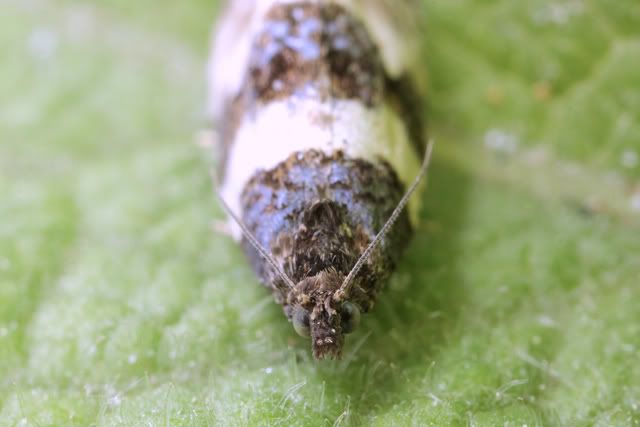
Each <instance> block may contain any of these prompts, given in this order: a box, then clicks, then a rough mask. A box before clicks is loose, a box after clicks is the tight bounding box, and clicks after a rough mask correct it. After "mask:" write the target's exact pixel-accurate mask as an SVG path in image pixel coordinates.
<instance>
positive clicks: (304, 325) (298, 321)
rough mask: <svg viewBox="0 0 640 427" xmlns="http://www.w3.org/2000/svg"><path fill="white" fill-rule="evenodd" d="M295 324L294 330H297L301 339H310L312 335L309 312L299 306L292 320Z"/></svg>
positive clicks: (294, 311)
mask: <svg viewBox="0 0 640 427" xmlns="http://www.w3.org/2000/svg"><path fill="white" fill-rule="evenodd" d="M291 321H292V322H293V329H295V330H296V332H297V333H298V335H300V336H301V337H308V336H309V335H311V330H310V328H309V311H307V310H306V309H304V308H302V307H300V306H298V307H296V308H295V309H294V310H293V317H292V318H291Z"/></svg>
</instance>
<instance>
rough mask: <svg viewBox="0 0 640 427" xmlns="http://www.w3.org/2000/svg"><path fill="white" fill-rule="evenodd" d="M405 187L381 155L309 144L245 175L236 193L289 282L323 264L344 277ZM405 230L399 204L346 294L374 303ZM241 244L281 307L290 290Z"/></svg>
mask: <svg viewBox="0 0 640 427" xmlns="http://www.w3.org/2000/svg"><path fill="white" fill-rule="evenodd" d="M404 191H405V189H404V186H403V185H402V183H401V182H400V180H399V179H398V177H397V175H396V173H395V172H394V171H393V169H392V168H391V166H389V165H388V164H387V163H385V162H383V161H380V162H369V161H366V160H362V159H353V158H349V157H346V156H345V155H344V154H343V153H341V152H339V151H338V152H335V153H333V154H332V155H328V154H326V153H323V152H321V151H316V150H308V151H305V152H298V153H294V154H292V155H291V156H290V157H289V158H288V159H286V160H285V161H283V162H282V163H280V164H279V165H278V166H276V167H275V168H274V169H271V170H267V171H260V172H257V173H256V174H255V175H254V176H253V177H252V179H251V180H250V181H249V183H248V184H247V185H246V187H245V190H244V192H243V194H242V198H241V202H242V208H243V220H244V222H245V224H246V225H247V226H248V228H249V230H250V231H251V232H252V233H253V234H254V236H256V238H257V239H258V241H259V242H260V243H261V244H262V245H263V246H264V247H265V248H267V249H268V250H269V251H270V252H271V253H272V255H273V256H274V258H275V259H276V260H277V261H278V262H280V263H281V265H282V266H283V268H284V271H285V272H286V273H287V275H289V277H291V278H292V279H293V280H294V282H299V281H302V280H303V279H305V278H309V277H313V276H315V275H318V274H325V273H327V274H328V272H332V274H337V275H338V276H339V277H344V276H346V275H347V274H348V272H349V271H350V270H351V268H352V267H353V265H354V264H355V263H356V261H357V260H358V258H359V257H360V255H361V254H362V252H363V251H364V250H365V249H366V247H367V245H368V244H369V243H370V242H371V240H372V239H373V238H374V236H375V235H376V233H377V232H378V231H379V230H380V229H381V228H382V226H383V225H384V223H385V222H386V220H387V219H388V218H389V216H390V215H391V213H392V212H393V210H394V208H395V207H396V206H397V204H398V202H399V201H400V199H401V198H402V195H403V193H404ZM410 234H411V225H410V222H409V218H408V215H407V213H406V212H404V213H403V214H402V215H401V216H400V218H399V220H398V222H397V223H396V224H395V225H394V227H393V228H392V230H391V232H389V234H388V235H387V236H385V238H384V240H383V242H382V244H381V246H380V249H379V250H377V251H375V252H374V254H373V255H372V257H371V259H370V261H369V262H368V263H367V264H366V265H365V266H364V268H363V269H362V271H361V272H360V274H359V275H358V277H357V280H356V282H355V286H354V287H353V295H351V296H350V298H351V301H352V302H355V303H357V304H358V305H359V306H360V307H361V308H362V309H363V310H364V311H367V310H369V309H370V308H371V307H372V306H373V303H374V302H375V298H376V296H377V292H378V290H379V289H380V287H381V286H382V285H383V284H384V281H385V280H386V278H387V277H388V275H389V274H390V273H391V272H392V271H393V269H394V268H395V265H396V263H397V261H398V258H399V256H400V255H401V253H402V249H404V247H405V245H406V244H407V242H408V241H409V237H410ZM243 246H244V249H245V252H246V253H247V256H248V257H249V259H250V260H251V263H252V265H253V267H254V269H255V271H256V273H257V274H258V276H259V277H260V279H261V281H262V282H263V283H264V284H265V285H266V286H267V287H269V288H271V289H272V290H273V291H274V294H275V297H276V300H277V301H278V302H279V303H281V304H283V306H284V308H285V312H287V311H288V307H287V293H288V292H289V290H288V289H286V286H285V284H284V283H283V282H282V280H281V278H280V277H278V275H277V274H274V272H273V271H272V270H271V268H270V267H269V266H268V265H267V264H266V263H265V261H264V259H262V257H261V256H260V255H259V254H258V253H257V252H256V251H255V249H254V248H253V247H252V246H251V245H250V244H248V243H247V242H245V244H244V245H243ZM339 284H340V283H337V285H336V286H339Z"/></svg>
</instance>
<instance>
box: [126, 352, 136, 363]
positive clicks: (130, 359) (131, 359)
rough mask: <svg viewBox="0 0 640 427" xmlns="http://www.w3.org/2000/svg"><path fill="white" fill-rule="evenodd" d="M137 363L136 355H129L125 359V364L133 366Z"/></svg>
mask: <svg viewBox="0 0 640 427" xmlns="http://www.w3.org/2000/svg"><path fill="white" fill-rule="evenodd" d="M137 361H138V355H137V354H130V355H129V357H127V362H129V364H130V365H133V364H134V363H136V362H137Z"/></svg>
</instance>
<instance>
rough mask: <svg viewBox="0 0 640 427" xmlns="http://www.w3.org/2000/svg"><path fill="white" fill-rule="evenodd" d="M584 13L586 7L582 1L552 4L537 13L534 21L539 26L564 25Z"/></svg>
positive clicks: (534, 15)
mask: <svg viewBox="0 0 640 427" xmlns="http://www.w3.org/2000/svg"><path fill="white" fill-rule="evenodd" d="M583 11H584V5H583V4H582V1H581V0H574V1H564V2H558V3H551V4H548V5H545V6H544V7H543V8H541V9H539V10H537V11H535V12H534V14H533V21H534V22H536V23H537V24H555V25H564V24H566V23H567V22H569V20H570V19H571V18H573V17H575V16H578V15H580V14H582V12H583Z"/></svg>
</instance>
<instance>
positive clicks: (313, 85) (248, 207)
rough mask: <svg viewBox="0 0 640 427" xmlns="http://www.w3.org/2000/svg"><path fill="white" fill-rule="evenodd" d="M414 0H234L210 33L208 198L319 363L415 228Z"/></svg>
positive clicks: (337, 348)
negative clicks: (211, 181)
mask: <svg viewBox="0 0 640 427" xmlns="http://www.w3.org/2000/svg"><path fill="white" fill-rule="evenodd" d="M420 3H421V2H420V0H334V1H330V0H324V1H320V0H315V1H313V0H235V1H231V2H229V3H228V4H227V6H226V9H225V10H224V12H223V13H222V15H221V18H220V19H219V22H218V24H217V26H216V30H215V32H214V36H213V42H212V53H211V57H210V61H209V67H208V80H209V94H208V96H209V109H210V114H211V119H212V121H213V123H214V127H215V128H216V129H217V131H218V134H219V135H218V140H219V148H220V150H219V151H220V156H219V158H220V167H219V170H218V171H217V172H218V176H219V178H218V179H219V180H220V188H219V192H218V195H219V196H220V200H221V202H222V205H223V207H224V208H225V210H226V211H227V214H228V216H229V221H230V223H229V226H230V229H231V233H232V235H233V236H234V238H235V239H237V240H238V241H239V242H241V245H242V247H243V249H244V252H245V253H246V256H247V257H248V259H249V261H250V263H251V265H252V267H253V269H254V270H255V272H256V274H257V276H258V278H259V279H260V281H261V282H262V283H263V284H264V285H265V286H266V287H267V288H268V289H269V290H270V291H271V292H272V293H273V296H274V298H275V301H276V302H277V303H278V304H280V305H282V307H283V309H284V313H285V315H286V316H287V318H288V319H289V321H291V322H292V324H293V328H294V329H295V331H296V332H297V333H298V334H300V335H302V336H306V337H310V339H311V347H312V350H313V355H314V356H315V358H317V359H324V358H339V357H340V356H341V353H342V349H343V346H344V340H345V335H347V334H349V333H350V332H352V331H353V330H354V329H355V328H356V327H357V325H358V323H359V321H360V317H361V314H362V313H366V312H368V311H370V310H371V309H372V308H373V306H374V304H375V302H376V299H377V298H378V295H379V293H380V291H381V290H382V288H383V286H384V284H385V282H386V281H387V280H388V277H389V275H390V274H391V273H392V272H393V270H394V269H395V267H396V265H397V263H398V260H399V258H400V256H401V254H402V252H403V250H404V249H405V247H406V246H407V243H408V242H409V240H410V238H411V236H412V234H413V230H414V228H415V226H416V224H417V219H418V212H419V209H420V206H419V200H418V198H411V199H410V196H411V194H412V193H413V192H414V190H415V189H416V187H418V185H419V183H420V182H421V178H422V176H423V175H424V173H425V171H426V168H427V165H428V162H429V159H430V155H431V148H430V146H429V149H427V147H426V145H427V144H426V139H425V138H426V137H425V129H424V120H423V112H424V110H423V105H422V103H423V99H424V97H423V95H422V93H423V87H424V79H423V76H424V71H423V68H422V67H421V65H422V64H421V63H420V59H419V58H420V56H421V55H420V50H421V45H420V42H421V40H422V39H423V37H424V36H423V34H422V32H421V31H420V28H421V25H420V22H421V17H422V13H421V4H420ZM425 153H426V154H425ZM423 154H424V160H422V159H423ZM405 205H408V206H407V209H405Z"/></svg>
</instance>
